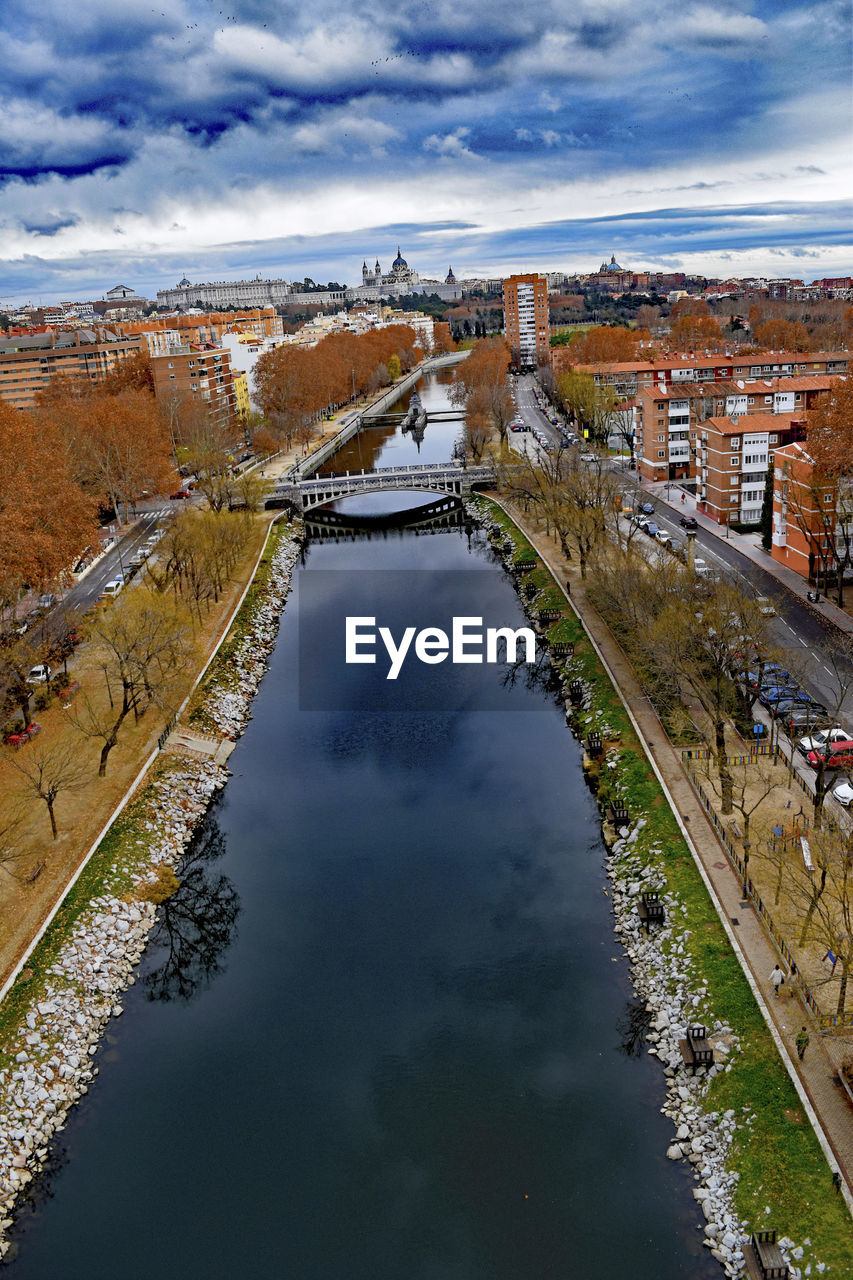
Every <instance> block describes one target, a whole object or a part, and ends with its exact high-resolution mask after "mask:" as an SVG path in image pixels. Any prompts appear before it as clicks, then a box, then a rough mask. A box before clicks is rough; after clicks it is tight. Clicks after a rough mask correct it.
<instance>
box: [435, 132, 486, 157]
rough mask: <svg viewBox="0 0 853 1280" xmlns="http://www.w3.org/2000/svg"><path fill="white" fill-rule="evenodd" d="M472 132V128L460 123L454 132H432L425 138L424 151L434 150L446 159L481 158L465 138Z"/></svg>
mask: <svg viewBox="0 0 853 1280" xmlns="http://www.w3.org/2000/svg"><path fill="white" fill-rule="evenodd" d="M470 132H471V130H470V129H469V128H467V127H466V126H465V125H460V126H459V127H458V128H457V129H454V130H453V132H452V133H445V134H444V135H443V136H442V135H441V134H438V133H431V134H430V135H429V137H428V138H424V143H423V147H424V151H434V152H435V153H436V155H439V156H443V157H444V158H446V159H453V160H459V159H462V158H463V157H464V158H465V159H466V160H476V159H479V157H478V156H477V155H475V153H474V152H473V151H471V150H470V149H469V148H468V146H467V145H466V143H465V139H466V138H467V137H468V135H469V133H470Z"/></svg>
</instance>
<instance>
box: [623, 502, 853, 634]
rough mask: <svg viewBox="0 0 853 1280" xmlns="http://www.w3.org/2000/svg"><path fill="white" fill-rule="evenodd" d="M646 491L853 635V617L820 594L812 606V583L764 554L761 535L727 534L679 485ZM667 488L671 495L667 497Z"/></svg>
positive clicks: (765, 552) (729, 532)
mask: <svg viewBox="0 0 853 1280" xmlns="http://www.w3.org/2000/svg"><path fill="white" fill-rule="evenodd" d="M644 488H646V489H647V490H648V491H649V492H650V493H653V494H654V495H655V498H656V499H657V501H658V502H659V503H661V505H662V506H666V507H669V508H671V510H672V511H673V513H677V514H678V515H679V516H683V515H685V514H687V515H691V516H695V518H696V523H697V524H698V525H699V526H700V528H702V529H704V530H705V532H706V533H710V534H711V535H712V537H714V538H717V539H719V541H720V542H728V544H729V546H731V547H734V549H735V551H739V552H740V554H741V555H743V556H746V558H747V559H748V560H751V561H752V563H753V564H755V565H758V567H759V568H760V569H763V570H764V572H765V573H769V574H770V576H771V577H773V578H775V579H776V581H777V582H778V583H779V585H780V586H782V587H786V588H787V589H788V591H790V592H791V594H792V595H794V596H796V597H797V599H798V600H801V601H802V602H803V604H807V605H809V607H810V608H813V609H815V610H816V611H817V612H818V613H819V614H820V615H821V616H822V617H824V618H826V619H827V620H828V621H829V622H834V623H835V625H836V626H837V627H838V628H839V629H840V630H841V631H844V632H846V633H847V635H853V618H851V616H850V614H849V613H846V612H845V611H844V610H843V609H839V608H838V605H836V604H833V603H832V601H831V600H830V599H829V598H828V597H826V596H824V595H823V593H821V597H820V603H819V604H816V605H813V604H811V603H810V602H809V600H808V598H807V593H808V592H809V591H810V590H811V589H812V588H811V586H810V584H809V583H808V582H806V580H805V579H804V578H802V577H801V576H800V575H799V574H798V573H795V572H794V570H793V569H788V568H786V567H785V565H783V564H780V563H779V561H778V560H774V559H773V557H772V556H771V555H770V553H769V552H768V551H765V550H764V548H763V547H762V545H761V535H760V534H759V533H735V532H734V530H733V529H730V530H729V531H728V536H727V534H726V530H725V529H724V528H723V527H722V526H721V525H719V524H717V522H716V520H712V519H711V518H710V516H706V515H705V513H704V512H702V511H697V509H696V496H695V494H692V493H690V492H689V490H687V489H682V488H681V487H680V486H679V485H678V483H677V482H675V481H671V482H670V483H669V485H668V486H667V484H666V482H665V481H658V482H656V483H654V484H650V483H648V482H645V484H644ZM667 488H668V489H669V494H667ZM682 493H683V494H684V501H683V502H682V501H681V495H682Z"/></svg>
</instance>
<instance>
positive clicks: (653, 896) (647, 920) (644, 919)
mask: <svg viewBox="0 0 853 1280" xmlns="http://www.w3.org/2000/svg"><path fill="white" fill-rule="evenodd" d="M637 913H638V915H639V917H640V922H641V923H642V924H644V925H645V926H646V928H647V929H648V927H649V925H652V924H663V922H664V909H663V903H662V902H661V900H660V898H659V896H658V894H657V891H656V890H653V889H647V890H646V892H645V893H641V894H640V901H639V902H638V903H637Z"/></svg>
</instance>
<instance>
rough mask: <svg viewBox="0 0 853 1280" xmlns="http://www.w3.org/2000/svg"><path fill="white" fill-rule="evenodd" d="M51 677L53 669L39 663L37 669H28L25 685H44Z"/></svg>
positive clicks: (44, 663) (43, 663)
mask: <svg viewBox="0 0 853 1280" xmlns="http://www.w3.org/2000/svg"><path fill="white" fill-rule="evenodd" d="M52 675H53V668H52V667H49V666H48V665H47V663H46V662H40V663H39V664H38V666H37V667H30V674H29V675H28V676H27V684H44V682H45V681H46V680H49V679H50V677H51V676H52Z"/></svg>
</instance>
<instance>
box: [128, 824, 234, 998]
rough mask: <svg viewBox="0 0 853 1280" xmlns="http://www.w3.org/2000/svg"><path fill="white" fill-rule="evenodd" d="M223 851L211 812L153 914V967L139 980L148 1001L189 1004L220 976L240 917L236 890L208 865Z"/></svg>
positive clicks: (221, 840) (220, 838) (218, 829)
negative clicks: (176, 882)
mask: <svg viewBox="0 0 853 1280" xmlns="http://www.w3.org/2000/svg"><path fill="white" fill-rule="evenodd" d="M224 852H225V838H224V836H223V834H222V831H221V829H220V826H219V822H218V821H217V818H216V814H215V812H213V811H212V812H211V813H210V814H209V815H208V817H207V819H206V821H205V823H204V825H203V826H202V828H201V830H200V831H199V833H198V835H197V836H196V837H195V839H194V840H193V842H192V844H191V845H190V846H189V848H188V849H187V852H186V854H185V856H184V858H183V861H182V862H181V865H180V866H179V867H178V877H179V879H180V882H181V887H180V888H179V889H178V891H177V892H176V893H174V894H173V895H172V897H171V898H168V899H167V900H166V902H165V903H164V904H163V905H162V906H161V907H160V909H159V911H158V913H157V926H156V928H155V930H154V933H153V934H152V936H151V948H150V951H149V954H150V955H151V962H152V964H153V965H154V966H155V967H154V968H152V969H151V971H150V972H149V973H146V974H145V975H144V977H143V978H142V979H141V981H142V985H143V986H144V987H145V989H146V992H147V995H148V999H149V1000H191V999H192V998H193V996H194V995H195V994H196V992H197V991H198V990H200V989H201V988H203V987H205V986H207V984H208V983H209V982H210V981H211V980H212V979H213V978H215V977H216V976H217V974H219V973H221V972H222V961H223V956H224V953H225V951H226V950H227V948H228V947H229V946H230V945H231V943H232V941H233V940H234V937H235V936H236V922H237V917H238V915H239V914H240V900H239V898H238V896H237V891H236V889H235V888H234V886H233V884H232V883H231V881H230V880H229V879H228V877H227V876H224V875H221V874H219V873H217V871H216V869H215V868H214V867H213V866H212V865H211V864H212V863H214V862H215V861H216V860H217V858H221V857H222V855H223V853H224Z"/></svg>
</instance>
